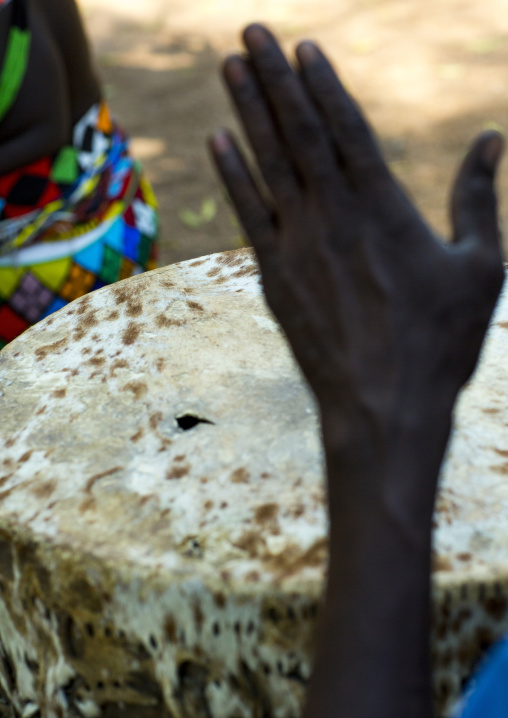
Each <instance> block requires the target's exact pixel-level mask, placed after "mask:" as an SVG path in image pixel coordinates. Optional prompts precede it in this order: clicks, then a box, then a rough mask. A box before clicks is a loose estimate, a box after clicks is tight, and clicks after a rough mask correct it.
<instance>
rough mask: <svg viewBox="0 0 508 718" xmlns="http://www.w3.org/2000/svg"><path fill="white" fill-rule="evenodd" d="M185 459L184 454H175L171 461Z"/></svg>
mask: <svg viewBox="0 0 508 718" xmlns="http://www.w3.org/2000/svg"><path fill="white" fill-rule="evenodd" d="M184 459H185V454H179V455H178V456H175V458H174V459H173V461H183V460H184Z"/></svg>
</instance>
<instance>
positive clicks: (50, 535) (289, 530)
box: [0, 250, 508, 718]
mask: <svg viewBox="0 0 508 718" xmlns="http://www.w3.org/2000/svg"><path fill="white" fill-rule="evenodd" d="M507 329H508V297H506V296H505V297H504V298H503V300H502V302H501V303H500V306H499V309H498V312H497V314H496V317H495V319H494V322H493V326H492V328H491V330H490V335H489V339H488V343H487V346H486V349H485V351H484V356H483V358H482V362H481V367H480V369H479V371H478V373H477V374H476V376H475V379H474V382H472V383H471V385H470V386H469V387H468V388H467V389H466V390H465V391H464V392H463V395H462V397H461V399H460V402H459V405H458V409H457V416H456V429H455V434H454V438H453V441H452V444H451V447H450V450H449V455H448V457H447V461H446V464H445V468H444V471H443V477H442V486H441V491H440V495H439V499H438V505H437V511H436V527H437V530H436V541H435V561H434V563H435V568H434V575H433V580H434V590H433V611H434V628H433V652H434V676H435V693H436V702H437V705H438V707H439V712H440V715H443V716H444V715H448V714H449V712H450V710H451V707H452V706H453V704H454V702H455V701H456V700H457V698H458V697H459V694H460V691H461V687H462V685H463V683H464V681H465V679H466V678H467V677H468V676H469V675H470V674H471V671H472V670H473V668H474V666H475V664H476V662H477V661H478V659H479V657H480V656H481V655H482V653H483V652H484V651H485V649H486V648H487V647H488V646H489V645H490V644H491V643H492V642H493V641H494V640H495V639H496V638H498V637H500V636H502V635H503V634H504V633H505V632H506V631H508V610H507V606H508V604H507V600H508V541H507V537H508V488H507V482H506V476H507V474H508V440H507V438H508V430H507V426H508V409H507V408H506V402H505V401H504V396H506V394H507V393H508V376H507V372H506V369H505V361H504V357H505V356H508V331H507ZM0 499H1V503H0V687H1V692H0V700H1V701H2V702H3V703H4V706H5V710H6V711H7V710H11V711H12V715H16V716H18V715H19V716H23V718H33V717H35V716H38V715H40V716H43V717H44V718H46V717H47V718H53V717H55V718H56V717H59V718H61V717H63V716H65V717H67V716H69V717H70V716H79V717H81V716H84V717H85V718H95V717H96V716H104V717H110V716H124V717H125V718H130V717H132V718H134V717H135V718H144V717H147V718H152V717H153V718H155V717H157V718H164V716H166V717H167V718H169V717H171V718H251V716H260V718H261V717H262V716H263V717H265V716H274V717H275V718H293V717H295V718H296V716H298V715H299V714H300V713H301V709H302V705H303V700H304V696H305V687H306V684H307V682H308V679H309V676H310V672H311V666H312V656H313V644H314V632H315V624H316V617H317V614H318V611H319V606H320V602H321V597H322V592H323V585H324V576H325V570H326V561H327V521H326V504H325V499H326V497H325V490H324V481H323V457H322V451H321V443H320V438H319V427H318V418H317V412H316V407H315V405H314V401H313V398H312V395H311V394H310V392H309V390H308V389H307V387H306V385H305V383H304V381H303V379H302V377H301V375H300V373H299V370H298V368H297V366H296V364H295V361H294V359H293V357H292V355H291V353H290V351H289V349H288V346H287V344H286V342H285V339H284V336H283V334H282V333H281V330H280V328H279V326H278V325H277V323H276V322H275V320H274V318H273V317H272V316H271V315H270V313H269V311H268V310H267V308H266V306H265V303H264V300H263V297H262V294H261V287H260V280H259V276H258V272H257V267H256V264H255V262H254V258H253V256H252V254H251V251H250V250H237V251H233V252H225V253H222V254H215V255H211V256H208V257H203V258H200V259H197V260H191V261H188V262H182V263H181V264H177V265H173V266H170V267H165V268H163V269H159V270H155V271H153V272H149V273H147V274H142V275H139V276H137V277H134V278H131V279H128V280H125V281H123V282H120V283H118V284H115V285H112V286H110V287H105V288H103V289H100V290H98V291H96V292H93V293H92V294H88V295H86V296H83V297H81V298H79V299H77V300H75V301H74V302H72V304H70V305H68V306H67V307H65V308H64V309H62V310H60V311H59V312H57V313H56V314H54V315H51V316H50V317H48V318H47V319H45V320H44V321H42V322H41V323H39V324H37V325H36V326H34V327H33V328H31V329H30V330H28V331H27V332H26V333H24V334H23V335H22V336H20V337H19V338H18V339H16V340H15V341H14V342H12V343H11V344H9V345H8V346H7V347H6V348H5V349H4V350H2V352H1V353H0ZM368 680H369V679H368V676H366V677H365V681H366V684H368ZM6 715H11V714H9V713H6Z"/></svg>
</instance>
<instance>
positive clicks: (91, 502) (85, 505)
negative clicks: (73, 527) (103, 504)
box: [79, 496, 97, 514]
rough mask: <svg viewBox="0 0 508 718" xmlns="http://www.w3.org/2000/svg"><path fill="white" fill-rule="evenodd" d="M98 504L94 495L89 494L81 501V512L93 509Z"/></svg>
mask: <svg viewBox="0 0 508 718" xmlns="http://www.w3.org/2000/svg"><path fill="white" fill-rule="evenodd" d="M96 506H97V501H96V500H95V499H94V497H93V496H89V497H88V498H86V499H85V500H84V501H82V502H81V504H80V506H79V511H80V513H82V514H84V513H85V512H86V511H91V510H92V509H95V507H96Z"/></svg>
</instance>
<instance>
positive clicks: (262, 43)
mask: <svg viewBox="0 0 508 718" xmlns="http://www.w3.org/2000/svg"><path fill="white" fill-rule="evenodd" d="M244 39H245V44H246V47H247V51H248V56H247V58H241V57H239V56H233V57H230V58H229V59H228V60H227V61H226V63H225V66H224V75H225V79H226V82H227V85H228V88H229V91H230V94H231V97H232V99H233V102H234V104H235V106H236V108H237V110H238V114H239V116H240V119H241V121H242V124H243V127H244V129H245V132H246V134H247V137H248V139H249V141H250V144H251V146H252V148H253V150H254V155H255V158H256V160H257V163H258V165H259V169H260V171H261V174H262V176H263V177H264V180H265V182H266V185H267V187H268V189H269V192H270V195H271V196H270V197H269V198H268V199H266V198H265V197H264V196H263V194H262V192H261V191H260V189H259V186H258V185H257V184H256V182H255V181H254V179H253V177H252V174H251V173H250V172H249V170H248V168H247V165H246V162H245V160H244V159H243V157H242V154H241V153H240V151H239V149H238V148H237V146H236V145H235V143H234V140H233V139H232V138H231V137H230V136H228V135H227V134H225V133H221V134H219V135H217V136H216V137H215V138H214V140H213V141H212V147H213V151H214V155H215V160H216V163H217V166H218V169H219V172H220V173H221V175H222V178H223V180H224V183H225V185H226V187H227V190H228V192H229V194H230V196H231V199H232V201H233V205H234V206H235V208H236V211H237V213H238V215H239V217H240V220H241V223H242V225H243V227H244V229H245V232H246V234H247V236H248V238H249V240H250V241H251V242H252V244H253V246H254V248H255V250H256V253H257V255H258V258H259V262H260V265H261V270H262V273H263V281H264V286H265V292H266V297H267V300H268V303H269V305H270V307H271V308H272V310H273V312H274V313H275V315H276V316H277V318H278V320H279V321H280V323H281V325H282V327H283V328H284V330H285V331H286V333H287V336H288V338H289V341H290V343H291V345H292V347H293V350H294V352H295V354H296V357H297V359H298V361H299V362H300V364H301V366H302V369H303V371H304V372H305V375H306V376H307V378H308V380H309V382H310V384H311V386H312V387H313V389H314V391H315V392H316V394H317V397H318V399H319V400H320V401H323V402H326V401H328V400H332V401H333V402H334V403H335V402H337V401H339V402H341V403H343V402H346V401H348V400H351V401H353V402H355V403H356V402H361V403H362V404H363V405H364V406H365V407H366V409H367V410H369V409H370V408H374V409H376V407H377V408H379V407H380V404H382V405H383V410H386V409H388V406H386V405H387V404H390V403H392V402H393V400H394V399H395V394H397V393H398V392H400V390H401V389H402V388H403V387H404V385H405V382H406V380H408V379H410V377H409V376H405V375H406V374H407V373H408V369H409V367H413V368H412V370H411V372H410V373H411V380H412V379H413V378H414V375H415V374H417V375H418V376H419V379H420V382H421V383H422V384H423V385H426V384H427V382H429V381H430V382H433V383H434V382H435V381H437V382H438V383H439V385H440V390H441V391H442V392H445V394H446V396H447V398H448V400H449V398H450V396H452V397H454V396H455V394H456V392H457V390H458V388H459V387H460V386H461V385H462V384H463V383H464V382H465V381H466V380H467V379H468V377H469V376H470V374H471V372H472V370H473V368H474V366H475V363H476V360H477V356H478V351H479V348H480V345H481V341H482V338H483V335H484V332H485V329H486V326H487V323H488V320H489V317H490V314H491V311H492V308H493V306H494V303H495V301H496V298H497V295H498V292H499V289H500V286H501V283H502V279H503V270H502V260H501V251H500V247H499V232H498V226H497V219H496V200H495V195H494V191H493V177H494V171H495V168H496V165H497V162H498V159H499V157H500V154H501V150H502V140H501V138H500V136H499V135H498V134H496V133H492V132H491V133H488V134H484V135H483V136H481V137H480V138H479V139H478V140H477V141H476V143H475V145H474V147H473V149H472V150H471V152H470V154H469V155H468V157H467V159H466V160H465V162H464V164H463V166H462V168H461V170H460V172H459V175H458V178H457V181H456V185H455V190H454V195H453V225H454V237H453V239H454V241H453V243H452V244H444V243H443V242H441V241H440V240H439V239H438V238H436V237H435V236H434V234H433V233H432V231H431V230H430V229H429V228H428V226H427V225H426V224H425V222H424V221H423V220H422V218H421V217H420V215H419V214H418V212H417V210H416V209H415V208H414V206H413V205H412V204H411V202H410V201H409V200H408V198H407V196H406V195H405V194H404V192H403V191H402V190H401V188H400V187H399V185H398V184H397V182H396V181H395V180H394V178H393V177H392V176H391V174H390V171H389V169H388V168H387V166H386V164H385V163H384V161H383V158H382V157H381V155H380V152H379V149H378V147H377V145H376V142H375V140H374V139H373V137H372V134H371V132H370V130H369V128H368V127H367V124H366V122H365V120H364V119H363V117H362V115H361V113H360V111H359V109H358V107H357V106H356V104H355V103H354V101H353V100H352V99H351V97H350V96H349V95H348V94H347V93H346V91H345V89H344V88H343V86H342V85H341V83H340V81H339V80H338V79H337V77H336V75H335V73H334V71H333V69H332V68H331V66H330V64H329V63H328V62H327V60H326V58H325V57H324V55H323V54H322V53H321V52H320V51H319V49H318V48H317V47H315V46H314V45H312V44H310V43H304V44H302V45H300V47H299V48H298V49H297V58H298V62H299V68H298V72H299V76H297V75H296V74H295V73H294V72H293V71H292V69H291V67H290V66H289V64H288V62H287V61H286V59H285V58H284V56H283V54H282V52H281V50H280V48H279V47H278V45H277V43H276V42H275V40H274V38H273V37H272V36H271V35H270V34H269V33H268V31H266V30H265V29H264V28H261V27H260V26H251V27H250V28H248V29H247V30H246V32H245V35H244Z"/></svg>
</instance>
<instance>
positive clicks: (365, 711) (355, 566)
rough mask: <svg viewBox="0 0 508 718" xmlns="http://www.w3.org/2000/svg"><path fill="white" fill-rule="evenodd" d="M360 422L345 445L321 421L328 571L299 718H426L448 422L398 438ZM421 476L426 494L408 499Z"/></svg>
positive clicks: (445, 418) (333, 425) (338, 429)
mask: <svg viewBox="0 0 508 718" xmlns="http://www.w3.org/2000/svg"><path fill="white" fill-rule="evenodd" d="M352 423H354V420H352ZM361 423H362V424H363V429H358V430H356V429H355V428H353V429H350V430H349V431H348V432H347V439H348V441H346V443H344V436H342V437H341V436H340V435H341V433H343V432H344V427H343V426H341V425H340V424H339V425H338V422H337V421H336V420H335V419H333V418H331V417H329V416H328V417H324V418H323V433H324V436H325V450H326V457H327V469H328V494H329V510H330V524H331V529H330V564H329V575H328V586H327V593H326V601H325V609H324V615H323V617H322V623H321V626H322V633H321V636H320V639H319V644H318V650H317V657H316V666H315V671H314V677H313V681H312V685H311V689H310V692H309V703H308V706H307V711H306V715H307V716H309V718H310V717H312V718H320V716H323V717H324V716H325V715H326V718H333V716H337V718H364V717H365V718H385V717H386V718H429V716H430V715H431V687H430V684H431V680H430V661H429V628H430V618H429V615H430V555H431V545H430V543H431V542H430V527H431V517H432V498H430V499H429V496H430V497H432V496H433V489H432V487H433V486H434V485H435V482H436V480H437V475H438V472H439V467H440V463H441V459H442V454H443V452H444V448H445V446H446V440H447V437H448V430H449V425H450V415H449V413H448V414H446V413H444V414H443V415H441V416H440V417H439V418H438V417H436V416H434V417H433V421H432V422H431V421H430V420H429V419H427V420H425V422H422V424H421V425H419V426H418V427H416V426H409V427H407V426H406V427H399V433H397V432H394V431H393V430H390V429H389V428H387V426H384V427H378V430H377V431H376V428H375V426H374V423H373V422H369V423H368V424H365V423H364V422H361ZM387 424H389V422H387ZM388 438H389V440H390V441H389V443H384V442H388ZM431 439H433V441H432V440H431ZM422 473H424V474H426V476H425V482H426V483H427V484H428V485H429V486H430V487H431V490H430V491H429V492H428V493H427V494H426V495H425V497H423V498H422V496H419V497H418V496H415V497H414V498H413V497H411V498H410V500H408V498H407V492H408V491H410V487H411V486H412V487H416V486H418V485H421V479H420V476H421V474H422ZM373 487H377V488H378V489H379V491H378V492H376V491H374V492H373V491H372V488H373ZM381 487H382V488H381ZM415 493H416V492H415ZM404 494H406V496H404Z"/></svg>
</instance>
